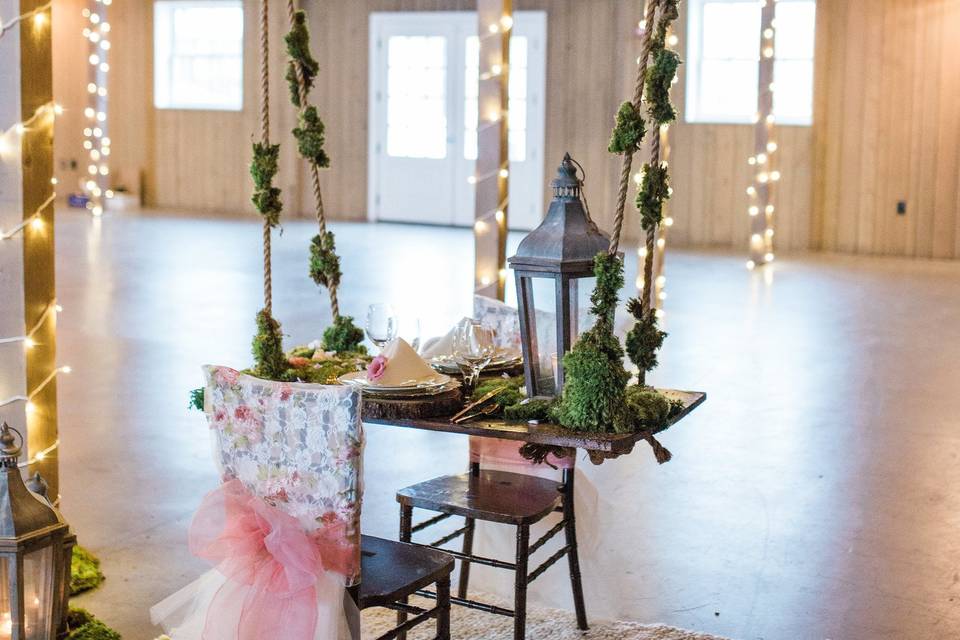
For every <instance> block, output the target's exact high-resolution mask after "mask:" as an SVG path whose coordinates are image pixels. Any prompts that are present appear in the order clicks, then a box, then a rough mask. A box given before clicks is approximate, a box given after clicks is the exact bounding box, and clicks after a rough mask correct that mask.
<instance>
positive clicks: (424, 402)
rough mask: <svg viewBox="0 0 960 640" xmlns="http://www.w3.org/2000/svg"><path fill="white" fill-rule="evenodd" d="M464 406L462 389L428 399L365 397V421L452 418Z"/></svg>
mask: <svg viewBox="0 0 960 640" xmlns="http://www.w3.org/2000/svg"><path fill="white" fill-rule="evenodd" d="M462 406H463V397H462V395H461V393H460V389H451V390H450V391H444V392H443V393H438V394H437V395H434V396H428V397H426V398H410V399H392V398H391V399H387V398H374V397H370V396H367V397H364V399H363V411H362V416H363V419H364V420H416V419H418V418H437V417H440V416H452V415H453V414H455V413H456V412H457V411H459V410H460V409H461V408H462Z"/></svg>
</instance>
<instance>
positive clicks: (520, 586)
mask: <svg viewBox="0 0 960 640" xmlns="http://www.w3.org/2000/svg"><path fill="white" fill-rule="evenodd" d="M529 556H530V526H529V525H526V524H522V525H520V526H518V527H517V573H516V576H514V589H513V612H514V613H513V640H523V639H524V636H525V635H526V632H527V560H528V559H529Z"/></svg>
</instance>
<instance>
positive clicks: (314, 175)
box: [287, 0, 340, 321]
mask: <svg viewBox="0 0 960 640" xmlns="http://www.w3.org/2000/svg"><path fill="white" fill-rule="evenodd" d="M296 12H297V9H296V7H295V6H294V0H287V16H288V17H289V19H290V27H291V28H293V26H294V20H295V15H296ZM293 71H294V74H296V76H297V95H298V96H299V98H300V113H301V114H302V113H303V112H304V111H305V110H306V108H307V106H308V105H307V83H306V82H305V81H304V79H303V67H302V66H300V63H299V62H298V61H297V60H294V61H293ZM310 179H311V183H312V186H313V199H314V202H315V203H316V214H317V227H318V228H319V230H320V236H321V237H324V236H325V235H326V233H327V216H326V213H325V212H324V209H323V193H322V192H321V191H320V169H319V167H317V163H316V162H315V161H313V160H311V161H310ZM327 291H328V292H329V293H330V310H331V313H332V314H333V319H334V321H336V320H337V318H339V317H340V302H339V300H338V299H337V285H336V284H333V283H330V284H329V285H328V286H327Z"/></svg>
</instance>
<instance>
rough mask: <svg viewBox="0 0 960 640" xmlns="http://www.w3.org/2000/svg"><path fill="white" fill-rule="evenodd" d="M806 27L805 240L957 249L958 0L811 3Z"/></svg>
mask: <svg viewBox="0 0 960 640" xmlns="http://www.w3.org/2000/svg"><path fill="white" fill-rule="evenodd" d="M817 30H818V36H817V55H818V62H817V87H816V105H815V115H814V117H815V120H816V122H817V123H818V125H817V133H816V156H815V158H816V168H817V170H816V178H815V216H814V220H813V226H814V236H813V237H814V239H815V245H814V246H815V247H818V248H823V249H825V250H829V251H843V252H851V253H867V254H886V255H903V256H917V257H927V258H956V257H960V62H958V61H960V2H957V1H956V0H848V1H846V2H821V3H820V11H819V14H818V16H817ZM898 201H905V202H906V204H907V211H906V215H903V216H900V215H897V213H896V208H897V203H898Z"/></svg>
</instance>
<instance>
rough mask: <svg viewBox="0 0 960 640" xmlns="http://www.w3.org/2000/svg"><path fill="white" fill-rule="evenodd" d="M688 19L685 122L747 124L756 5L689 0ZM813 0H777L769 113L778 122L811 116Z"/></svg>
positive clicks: (755, 59) (752, 100)
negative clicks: (771, 113) (773, 115)
mask: <svg viewBox="0 0 960 640" xmlns="http://www.w3.org/2000/svg"><path fill="white" fill-rule="evenodd" d="M688 6H689V19H688V23H687V34H688V35H689V38H688V47H687V57H688V61H687V65H688V66H687V104H686V119H687V121H688V122H730V123H751V122H753V118H754V114H755V113H756V111H757V66H758V63H759V55H760V54H759V51H760V3H759V2H757V1H756V0H692V1H691V2H690V4H689V5H688ZM815 17H816V3H815V2H814V0H780V1H779V2H777V14H776V27H777V36H776V62H775V64H774V70H773V74H774V84H775V85H776V90H775V91H774V94H773V111H774V114H775V116H776V118H777V122H778V123H781V124H796V125H809V124H810V123H811V122H812V120H813V40H814V29H815V22H816V19H815Z"/></svg>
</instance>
